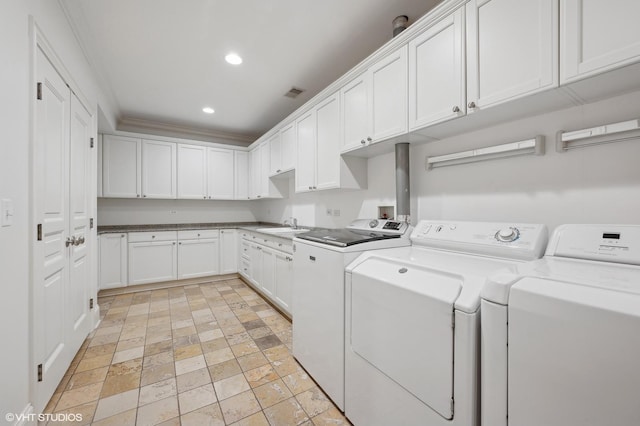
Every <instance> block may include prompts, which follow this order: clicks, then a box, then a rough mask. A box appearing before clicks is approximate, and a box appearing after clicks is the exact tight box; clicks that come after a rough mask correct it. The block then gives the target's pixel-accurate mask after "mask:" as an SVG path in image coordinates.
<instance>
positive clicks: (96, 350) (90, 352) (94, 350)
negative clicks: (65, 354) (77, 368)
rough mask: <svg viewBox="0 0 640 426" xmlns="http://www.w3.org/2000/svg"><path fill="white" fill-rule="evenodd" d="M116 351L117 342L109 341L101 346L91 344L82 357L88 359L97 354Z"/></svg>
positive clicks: (108, 353)
mask: <svg viewBox="0 0 640 426" xmlns="http://www.w3.org/2000/svg"><path fill="white" fill-rule="evenodd" d="M115 351H116V343H108V344H106V345H100V346H90V347H89V348H87V351H86V352H85V353H84V356H83V357H82V359H84V360H87V359H89V358H95V357H97V356H104V355H113V353H114V352H115Z"/></svg>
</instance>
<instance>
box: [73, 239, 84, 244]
mask: <svg viewBox="0 0 640 426" xmlns="http://www.w3.org/2000/svg"><path fill="white" fill-rule="evenodd" d="M82 244H84V237H78V238H76V241H75V243H74V245H76V246H79V245H82Z"/></svg>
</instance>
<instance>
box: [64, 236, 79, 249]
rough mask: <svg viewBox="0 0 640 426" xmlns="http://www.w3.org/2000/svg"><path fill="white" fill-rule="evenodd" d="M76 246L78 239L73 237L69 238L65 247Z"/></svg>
mask: <svg viewBox="0 0 640 426" xmlns="http://www.w3.org/2000/svg"><path fill="white" fill-rule="evenodd" d="M75 245H76V237H75V236H73V237H71V238H69V237H67V240H66V241H65V242H64V246H65V247H69V246H75Z"/></svg>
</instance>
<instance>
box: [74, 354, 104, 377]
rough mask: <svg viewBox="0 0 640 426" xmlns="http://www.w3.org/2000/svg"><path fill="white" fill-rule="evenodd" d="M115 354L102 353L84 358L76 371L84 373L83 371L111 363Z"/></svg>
mask: <svg viewBox="0 0 640 426" xmlns="http://www.w3.org/2000/svg"><path fill="white" fill-rule="evenodd" d="M112 357H113V356H112V355H111V354H109V355H100V356H96V357H93V358H89V359H83V360H82V361H80V363H79V364H78V367H77V368H76V371H75V372H76V373H82V372H83V371H88V370H93V369H95V368H99V367H104V366H105V365H109V364H111V358H112Z"/></svg>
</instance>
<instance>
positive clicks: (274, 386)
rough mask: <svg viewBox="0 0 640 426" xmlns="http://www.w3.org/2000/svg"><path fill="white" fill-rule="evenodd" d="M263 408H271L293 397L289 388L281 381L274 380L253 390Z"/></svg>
mask: <svg viewBox="0 0 640 426" xmlns="http://www.w3.org/2000/svg"><path fill="white" fill-rule="evenodd" d="M253 393H255V395H256V397H257V398H258V401H259V402H260V405H261V406H262V408H267V407H271V406H272V405H275V404H277V403H279V402H282V401H284V400H285V399H289V398H291V397H292V396H293V394H292V393H291V391H290V390H289V388H288V387H287V386H286V385H285V384H284V382H283V381H282V380H281V379H278V380H274V381H272V382H269V383H267V384H264V385H262V386H258V387H257V388H255V389H253Z"/></svg>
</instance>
